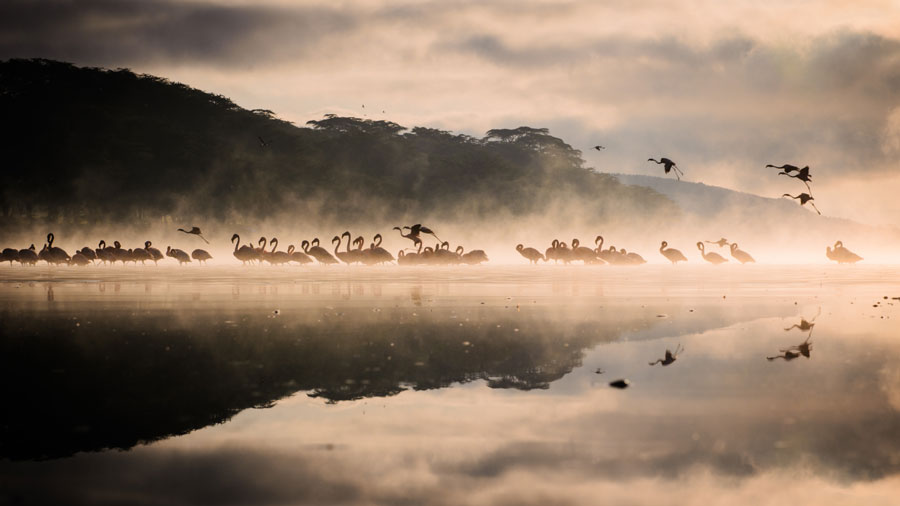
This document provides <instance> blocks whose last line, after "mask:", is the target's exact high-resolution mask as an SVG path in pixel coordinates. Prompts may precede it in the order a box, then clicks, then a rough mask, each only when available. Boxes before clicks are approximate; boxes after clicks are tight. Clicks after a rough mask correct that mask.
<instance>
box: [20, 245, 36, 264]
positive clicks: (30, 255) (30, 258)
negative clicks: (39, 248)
mask: <svg viewBox="0 0 900 506" xmlns="http://www.w3.org/2000/svg"><path fill="white" fill-rule="evenodd" d="M37 261H38V254H37V252H36V251H35V250H34V244H32V245H31V247H29V248H28V249H20V250H19V263H20V264H23V265H34V264H36V263H37Z"/></svg>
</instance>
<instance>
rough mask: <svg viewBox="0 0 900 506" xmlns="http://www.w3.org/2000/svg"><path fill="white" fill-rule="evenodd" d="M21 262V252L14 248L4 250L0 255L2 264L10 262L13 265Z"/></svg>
mask: <svg viewBox="0 0 900 506" xmlns="http://www.w3.org/2000/svg"><path fill="white" fill-rule="evenodd" d="M18 260H19V250H17V249H13V248H4V249H3V253H0V262H9V265H12V263H13V262H15V261H18Z"/></svg>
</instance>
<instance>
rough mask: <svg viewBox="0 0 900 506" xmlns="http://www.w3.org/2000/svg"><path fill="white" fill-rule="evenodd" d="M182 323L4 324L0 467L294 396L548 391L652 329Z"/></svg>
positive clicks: (152, 436)
mask: <svg viewBox="0 0 900 506" xmlns="http://www.w3.org/2000/svg"><path fill="white" fill-rule="evenodd" d="M191 318H192V319H191V320H187V319H186V317H184V316H181V317H179V318H160V317H159V315H150V314H130V313H129V314H123V315H109V314H101V313H97V312H95V313H88V314H81V315H80V317H78V319H77V320H73V318H72V317H53V318H44V319H36V318H22V317H16V315H15V314H5V315H3V318H2V324H0V325H2V327H0V328H2V330H3V335H4V336H5V337H3V339H0V347H2V348H0V370H2V373H0V374H2V377H3V382H4V384H5V385H7V386H8V388H7V392H8V395H7V397H6V400H7V406H6V409H4V412H5V414H4V415H2V418H3V420H2V427H0V431H2V433H3V437H2V446H0V457H6V458H13V459H34V458H38V459H40V458H55V457H61V456H66V455H71V454H73V453H75V452H78V451H91V450H99V449H104V448H121V449H127V448H130V447H132V446H134V445H136V444H139V443H143V442H149V441H154V440H157V439H162V438H166V437H169V436H172V435H178V434H184V433H187V432H190V431H192V430H195V429H198V428H201V427H204V426H207V425H211V424H216V423H222V422H224V421H226V420H228V419H229V418H231V417H232V416H234V415H235V414H236V413H238V412H240V411H242V410H244V409H247V408H250V407H266V406H270V405H271V404H273V403H274V402H275V401H276V400H278V399H280V398H283V397H285V396H288V395H291V394H293V393H295V392H298V391H305V392H307V394H308V395H310V396H312V397H317V398H322V399H325V400H326V401H327V402H340V401H346V400H353V399H360V398H365V397H377V396H390V395H395V394H397V393H399V392H401V391H403V390H406V389H415V390H425V389H435V388H443V387H446V386H448V385H451V384H453V383H464V382H470V381H474V380H485V381H486V382H487V385H488V386H490V387H492V388H517V389H523V390H528V389H535V388H548V386H549V385H550V383H551V382H553V381H555V380H557V379H559V378H561V377H563V376H564V375H565V374H567V373H568V372H570V371H572V370H573V369H574V368H575V367H578V366H579V365H580V364H581V360H582V357H583V354H584V351H585V349H586V348H589V347H591V346H593V345H596V344H598V343H600V342H603V341H607V340H612V339H615V338H616V337H617V335H618V330H617V329H618V328H634V327H640V326H644V325H649V324H650V323H649V320H648V321H647V322H643V321H633V322H630V323H629V324H627V325H623V324H622V320H617V321H616V322H615V324H613V323H605V322H602V321H592V322H580V323H575V322H569V323H565V322H559V321H547V320H544V321H542V320H533V321H530V322H529V323H528V324H527V325H524V326H522V327H523V328H522V329H520V330H519V331H516V330H515V329H514V327H515V326H516V322H514V321H512V320H511V319H509V318H505V317H499V318H496V319H485V318H482V319H480V320H484V321H482V322H481V323H478V322H465V323H464V324H463V325H462V326H460V323H462V322H460V320H458V319H450V318H436V317H434V316H432V317H431V318H426V317H425V316H424V315H423V316H422V317H421V320H418V319H413V321H403V322H402V323H399V322H398V321H396V320H393V319H392V318H382V319H381V320H374V321H367V322H361V321H360V320H359V319H357V318H350V315H343V316H341V317H338V316H332V317H331V318H330V319H328V320H326V321H323V322H322V323H319V322H316V323H313V322H311V321H310V320H309V319H306V320H303V321H293V322H292V321H290V320H288V319H286V318H281V317H279V318H259V319H256V320H248V319H246V318H243V319H241V318H240V317H235V318H234V319H232V320H226V319H222V318H219V317H215V318H214V317H213V316H212V315H210V316H209V317H203V316H192V317H191ZM387 320H391V321H387ZM518 323H519V324H521V320H518Z"/></svg>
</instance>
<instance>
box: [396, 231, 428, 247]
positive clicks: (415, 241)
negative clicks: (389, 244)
mask: <svg viewBox="0 0 900 506" xmlns="http://www.w3.org/2000/svg"><path fill="white" fill-rule="evenodd" d="M393 230H397V231H398V232H400V237H405V238H407V239H409V240H410V241H412V242H413V247H415V246H418V245H419V244H421V243H422V240H421V239H419V238H418V236H415V235H413V234H412V232H410V233H409V234H404V233H403V229H401V228H400V227H394V228H393Z"/></svg>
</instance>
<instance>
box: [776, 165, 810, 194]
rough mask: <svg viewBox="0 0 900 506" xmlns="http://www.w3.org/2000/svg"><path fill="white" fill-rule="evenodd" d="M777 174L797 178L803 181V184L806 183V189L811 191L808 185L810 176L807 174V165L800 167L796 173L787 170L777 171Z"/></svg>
mask: <svg viewBox="0 0 900 506" xmlns="http://www.w3.org/2000/svg"><path fill="white" fill-rule="evenodd" d="M778 175H779V176H787V177H792V178H794V179H799V180H800V181H803V184H805V185H806V189H807V190H809V191H810V193H812V189H811V188H810V187H809V183H810V181H812V176H811V175H809V166H806V167H803V168H802V169H800V170H798V171H797V174H791V173H790V172H788V171H781V172H779V173H778Z"/></svg>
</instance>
